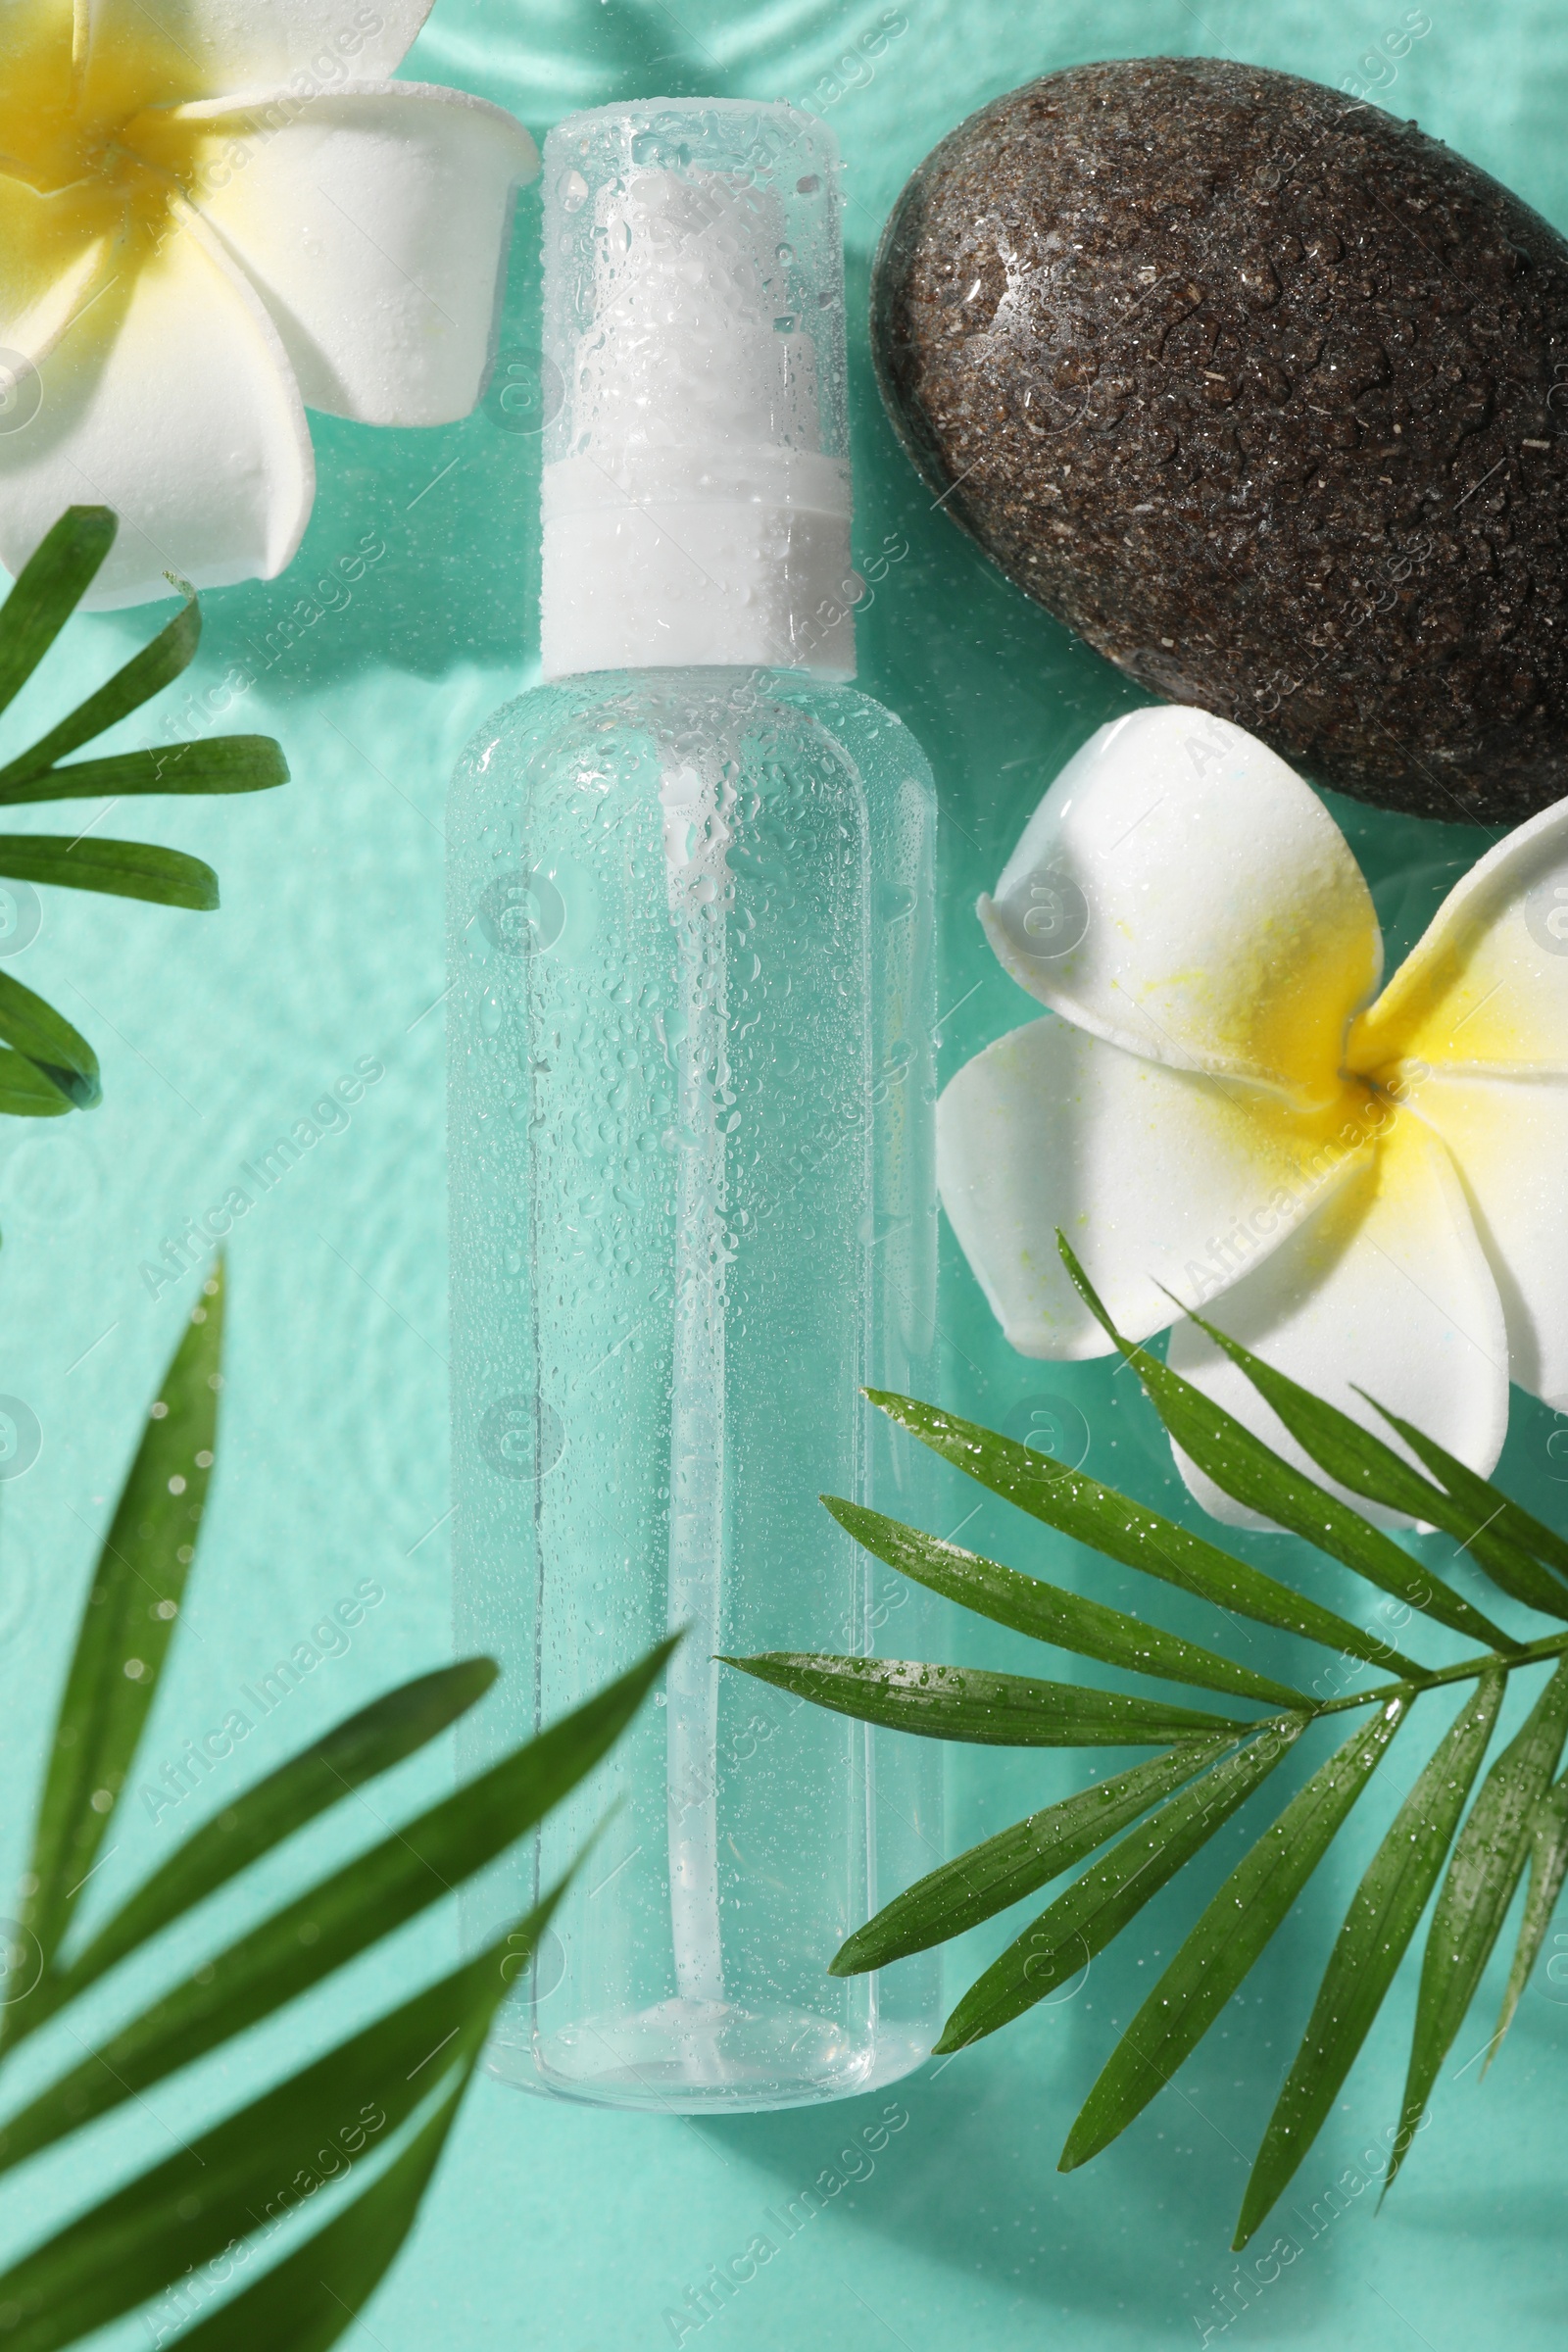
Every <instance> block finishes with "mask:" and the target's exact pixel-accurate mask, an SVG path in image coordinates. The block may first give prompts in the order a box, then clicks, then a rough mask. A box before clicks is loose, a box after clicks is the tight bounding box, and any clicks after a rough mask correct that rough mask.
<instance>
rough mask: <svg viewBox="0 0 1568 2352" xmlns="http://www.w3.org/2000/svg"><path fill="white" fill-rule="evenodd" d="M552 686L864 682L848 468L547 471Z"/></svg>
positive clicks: (591, 463)
mask: <svg viewBox="0 0 1568 2352" xmlns="http://www.w3.org/2000/svg"><path fill="white" fill-rule="evenodd" d="M543 509H544V550H543V579H542V590H541V614H540V635H541V646H540V651H541V658H542V668H543V674H544V676H545V677H546V678H547V679H550V678H560V677H570V676H576V675H578V674H580V673H581V672H583V671H585V670H599V669H665V668H678V669H696V668H741V669H801V670H807V671H810V672H813V673H814V674H816V675H817V676H820V677H823V678H829V679H835V680H847V679H851V678H853V677H854V675H855V618H854V609H855V602H856V599H857V598H858V595H859V593H860V583H859V581H858V579H857V578H856V577H855V575H854V573H853V572H852V570H851V566H850V481H849V467H848V466H847V464H846V463H845V462H844V461H843V460H841V459H834V458H826V457H821V456H818V455H815V454H812V453H809V452H793V451H785V450H772V449H766V450H744V449H743V450H737V451H734V452H725V451H717V452H714V453H713V454H712V455H711V456H705V457H702V458H699V457H696V456H694V455H693V454H692V453H690V452H688V451H685V450H672V449H650V450H643V451H637V452H631V453H627V454H625V455H623V456H621V457H620V458H619V460H618V461H617V462H616V463H615V465H614V466H613V467H612V466H606V465H605V463H604V462H603V461H602V460H600V459H598V458H595V457H592V456H582V457H567V458H563V459H560V460H558V461H557V462H556V463H555V464H553V465H549V466H546V467H545V471H544V484H543Z"/></svg>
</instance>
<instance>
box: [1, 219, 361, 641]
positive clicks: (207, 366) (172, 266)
mask: <svg viewBox="0 0 1568 2352" xmlns="http://www.w3.org/2000/svg"><path fill="white" fill-rule="evenodd" d="M39 383H40V388H41V392H42V402H41V406H40V407H39V409H38V413H37V415H36V416H35V417H32V418H31V420H30V421H29V423H28V424H27V425H26V427H25V430H23V431H18V432H13V433H9V434H0V562H3V563H4V564H6V566H7V568H8V569H9V570H11V571H12V572H16V571H19V570H20V569H21V567H22V565H23V564H24V563H25V561H26V559H27V557H28V556H29V555H30V554H31V553H32V551H33V549H34V547H36V546H37V544H38V542H39V540H40V539H41V538H42V537H43V535H44V533H45V531H46V530H48V528H49V526H50V524H51V523H53V522H54V521H55V520H56V518H57V517H58V515H59V514H60V512H61V510H62V508H64V507H68V506H71V505H73V504H89V505H94V504H96V505H103V506H109V507H113V508H114V509H115V512H116V513H117V514H118V515H119V516H120V536H119V538H118V539H117V540H116V542H115V545H114V547H113V548H112V549H111V551H110V554H109V558H108V561H107V562H106V563H105V564H104V567H103V569H102V571H100V573H99V574H98V577H97V579H96V580H95V581H94V583H93V587H92V589H91V591H90V593H89V595H88V597H87V599H86V600H85V601H86V603H87V604H88V605H89V606H96V607H99V608H105V607H112V606H117V605H134V604H142V603H145V602H146V601H147V600H148V599H149V598H151V597H162V596H168V595H170V594H172V590H171V588H170V585H169V582H168V581H167V580H166V578H165V576H164V574H165V572H166V571H169V570H172V571H176V572H178V573H180V574H181V575H182V576H183V577H185V578H187V579H190V580H192V581H194V582H195V584H196V585H197V586H198V587H222V586H225V585H227V583H228V582H230V581H232V580H242V579H248V578H251V577H253V576H255V575H257V574H260V575H261V576H262V577H263V578H270V577H271V576H272V574H273V573H274V572H278V571H280V570H281V569H282V567H283V565H284V564H286V563H287V562H288V560H289V558H290V557H291V556H292V555H293V553H294V550H295V548H296V547H297V546H298V545H299V540H300V534H301V532H302V531H303V530H304V528H305V523H306V518H307V517H308V515H309V514H310V511H311V500H312V496H313V493H314V488H315V473H314V468H313V466H312V462H311V441H310V434H309V432H308V431H307V429H306V424H305V412H304V410H303V409H302V407H301V406H300V400H299V394H298V392H297V391H296V389H295V386H294V379H293V376H292V374H291V373H290V371H289V367H288V362H287V360H286V359H285V357H284V355H283V351H282V347H281V345H280V344H279V342H278V340H277V336H276V334H275V332H274V331H273V328H272V323H271V320H270V319H269V318H268V315H267V312H266V309H265V307H264V306H263V304H262V302H261V300H260V299H259V297H258V296H257V295H256V294H255V293H254V292H253V291H252V289H251V287H250V286H249V284H248V283H247V282H246V280H245V278H244V277H243V276H242V275H241V273H240V272H239V271H238V270H236V269H235V268H234V266H233V264H232V263H231V262H229V261H228V260H227V258H226V257H225V256H224V255H223V254H222V252H221V250H220V249H219V248H218V247H217V245H215V244H214V243H213V241H212V239H211V238H210V237H209V235H208V234H207V232H206V230H205V229H204V228H203V227H202V225H201V223H200V222H199V221H196V220H195V219H194V218H193V217H191V216H190V215H188V214H185V215H183V216H182V217H181V218H180V221H179V226H178V228H177V230H176V232H175V233H174V234H172V235H170V236H168V237H167V238H166V239H165V241H164V243H163V246H162V250H161V251H160V252H158V253H157V254H153V255H148V256H146V257H145V258H144V260H143V262H142V266H141V268H139V269H137V268H134V267H133V266H131V263H130V261H129V260H127V259H123V266H122V267H121V269H120V273H119V274H118V275H117V276H115V277H112V278H111V279H108V280H106V282H105V285H104V287H103V289H102V290H101V292H100V294H99V295H98V296H97V298H96V299H94V300H93V301H92V302H91V303H90V304H89V305H88V307H87V309H86V310H85V312H84V313H83V314H82V315H81V316H80V317H79V318H78V319H75V320H74V321H73V324H72V326H71V328H70V330H69V331H68V332H67V333H66V334H65V335H64V336H63V337H62V338H61V340H60V342H59V343H58V345H57V346H56V348H55V349H54V350H53V351H52V352H51V353H50V354H49V356H48V357H47V358H46V359H45V361H44V362H43V365H42V367H41V368H40V369H39Z"/></svg>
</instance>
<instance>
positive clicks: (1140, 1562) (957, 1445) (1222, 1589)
mask: <svg viewBox="0 0 1568 2352" xmlns="http://www.w3.org/2000/svg"><path fill="white" fill-rule="evenodd" d="M865 1393H866V1395H867V1397H869V1398H870V1400H871V1402H872V1403H873V1404H874V1405H876V1406H878V1407H879V1409H880V1410H881V1411H882V1412H884V1413H886V1414H887V1416H888V1418H889V1420H890V1421H893V1422H895V1423H896V1424H897V1425H898V1427H899V1428H900V1429H907V1431H908V1432H909V1435H910V1436H911V1437H914V1438H918V1439H919V1440H920V1443H921V1444H922V1446H930V1448H931V1450H932V1452H933V1453H936V1454H939V1455H940V1456H941V1458H942V1459H943V1460H944V1461H945V1462H951V1463H952V1464H953V1466H954V1468H955V1469H956V1470H961V1471H962V1472H963V1473H964V1475H965V1477H967V1478H973V1479H977V1480H978V1481H979V1483H980V1485H981V1486H983V1487H988V1488H989V1489H990V1491H991V1493H992V1494H993V1495H1001V1496H1002V1497H1003V1499H1004V1500H1005V1501H1006V1502H1011V1503H1015V1504H1016V1505H1017V1507H1018V1509H1019V1510H1021V1511H1027V1512H1028V1513H1029V1515H1030V1517H1031V1518H1033V1519H1041V1520H1044V1522H1045V1524H1046V1525H1047V1526H1048V1527H1054V1528H1055V1529H1056V1530H1057V1531H1058V1533H1060V1534H1061V1535H1064V1536H1070V1537H1071V1538H1072V1539H1073V1541H1074V1543H1077V1544H1087V1545H1088V1546H1089V1548H1090V1550H1092V1551H1099V1552H1103V1553H1104V1555H1105V1557H1106V1558H1107V1559H1112V1560H1119V1561H1120V1562H1121V1563H1122V1565H1123V1566H1124V1567H1127V1568H1139V1569H1142V1571H1143V1572H1144V1574H1145V1575H1146V1576H1153V1577H1157V1578H1158V1579H1159V1580H1160V1582H1161V1583H1162V1584H1166V1585H1174V1586H1175V1587H1176V1589H1177V1590H1178V1592H1182V1593H1197V1594H1199V1596H1200V1597H1201V1599H1203V1600H1208V1601H1212V1602H1213V1604H1214V1606H1215V1607H1216V1608H1220V1609H1224V1610H1225V1611H1226V1612H1227V1614H1228V1615H1233V1616H1237V1617H1250V1618H1251V1619H1253V1621H1254V1622H1255V1623H1256V1624H1258V1625H1266V1626H1270V1627H1272V1628H1273V1630H1274V1631H1275V1632H1276V1633H1287V1634H1299V1635H1301V1636H1302V1637H1303V1638H1304V1639H1305V1640H1306V1641H1308V1642H1321V1643H1322V1644H1323V1645H1324V1646H1325V1647H1326V1648H1328V1649H1334V1650H1339V1651H1342V1652H1343V1653H1344V1655H1345V1656H1347V1657H1350V1658H1361V1659H1364V1660H1365V1662H1366V1663H1367V1664H1368V1665H1372V1666H1382V1667H1386V1668H1388V1669H1390V1670H1391V1671H1392V1672H1394V1673H1396V1674H1413V1675H1419V1673H1420V1671H1421V1669H1420V1668H1419V1666H1417V1665H1416V1664H1415V1663H1414V1661H1413V1660H1411V1659H1409V1658H1404V1657H1401V1656H1400V1655H1399V1653H1398V1651H1397V1650H1392V1651H1391V1650H1390V1648H1389V1646H1388V1644H1387V1643H1386V1642H1383V1641H1382V1640H1381V1639H1380V1638H1379V1637H1378V1636H1377V1635H1375V1634H1367V1633H1364V1632H1363V1631H1362V1629H1361V1628H1360V1626H1358V1625H1352V1624H1351V1623H1350V1621H1349V1619H1348V1617H1338V1616H1336V1615H1335V1613H1334V1611H1333V1610H1332V1609H1325V1608H1322V1607H1320V1606H1319V1604H1318V1603H1317V1602H1316V1601H1315V1600H1308V1599H1306V1598H1305V1597H1304V1596H1303V1595H1302V1594H1301V1593H1295V1592H1293V1591H1292V1590H1291V1588H1290V1586H1289V1585H1282V1584H1280V1583H1278V1582H1277V1580H1276V1579H1275V1578H1274V1577H1272V1576H1265V1575H1264V1573H1263V1571H1262V1570H1261V1569H1260V1568H1254V1567H1252V1566H1251V1564H1250V1561H1247V1560H1239V1559H1237V1558H1236V1557H1235V1555H1234V1554H1233V1553H1231V1552H1228V1551H1224V1550H1222V1549H1221V1548H1220V1546H1219V1545H1218V1544H1210V1543H1209V1542H1208V1541H1207V1540H1206V1538H1204V1537H1202V1536H1195V1535H1194V1534H1193V1533H1192V1531H1191V1530H1190V1529H1188V1528H1185V1527H1182V1526H1179V1525H1178V1523H1177V1522H1176V1521H1175V1520H1174V1519H1166V1518H1165V1517H1163V1516H1162V1514H1161V1513H1160V1512H1158V1511H1152V1510H1150V1509H1148V1508H1147V1507H1146V1506H1145V1505H1144V1504H1143V1503H1139V1502H1133V1501H1131V1500H1130V1499H1129V1498H1128V1496H1127V1495H1118V1494H1117V1493H1116V1492H1115V1490H1114V1489H1113V1488H1110V1487H1103V1486H1101V1485H1100V1483H1099V1481H1098V1480H1096V1479H1093V1478H1086V1477H1085V1476H1084V1474H1083V1472H1082V1471H1081V1470H1068V1469H1066V1468H1064V1467H1063V1465H1062V1464H1061V1463H1060V1462H1054V1461H1053V1460H1052V1459H1051V1457H1050V1455H1049V1454H1043V1453H1039V1452H1037V1451H1036V1450H1035V1448H1034V1447H1033V1446H1018V1445H1015V1444H1014V1442H1013V1441H1012V1439H1011V1438H1004V1437H999V1436H998V1434H997V1432H996V1431H995V1430H992V1429H982V1428H981V1427H980V1425H979V1423H978V1422H975V1421H965V1420H963V1419H962V1418H961V1417H960V1415H958V1414H957V1413H948V1412H944V1411H943V1410H942V1409H941V1407H940V1406H937V1405H933V1404H921V1403H919V1402H917V1400H916V1399H915V1398H914V1397H894V1396H891V1395H889V1394H888V1392H887V1391H886V1390H882V1389H867V1390H866V1392H865Z"/></svg>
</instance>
